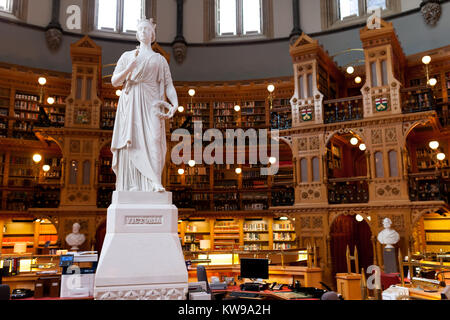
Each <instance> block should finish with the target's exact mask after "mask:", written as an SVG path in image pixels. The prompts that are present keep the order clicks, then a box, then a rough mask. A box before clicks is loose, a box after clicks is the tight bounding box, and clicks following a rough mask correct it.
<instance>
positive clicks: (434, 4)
mask: <svg viewBox="0 0 450 320" xmlns="http://www.w3.org/2000/svg"><path fill="white" fill-rule="evenodd" d="M420 11H421V12H422V16H423V19H424V20H425V23H426V24H428V25H430V26H434V25H436V23H437V22H438V21H439V19H440V18H441V14H442V8H441V5H440V3H439V0H425V1H422V3H421V4H420Z"/></svg>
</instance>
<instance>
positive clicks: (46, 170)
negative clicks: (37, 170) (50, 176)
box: [42, 164, 50, 172]
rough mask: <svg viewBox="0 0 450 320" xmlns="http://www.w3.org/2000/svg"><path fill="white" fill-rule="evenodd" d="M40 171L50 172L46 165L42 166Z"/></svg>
mask: <svg viewBox="0 0 450 320" xmlns="http://www.w3.org/2000/svg"><path fill="white" fill-rule="evenodd" d="M42 170H44V172H49V171H50V166H49V165H48V164H46V165H44V166H43V167H42Z"/></svg>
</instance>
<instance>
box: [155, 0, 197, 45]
mask: <svg viewBox="0 0 450 320" xmlns="http://www.w3.org/2000/svg"><path fill="white" fill-rule="evenodd" d="M167 1H172V2H174V3H175V2H176V0H159V1H158V6H159V5H160V2H167ZM174 12H175V16H173V18H171V19H169V20H172V24H173V26H174V27H175V34H174V36H173V37H172V39H171V40H169V41H164V42H170V41H173V39H174V37H175V35H176V25H177V20H176V6H175V9H174ZM203 13H204V12H203V0H185V1H184V25H183V28H184V30H183V33H184V38H185V39H186V41H187V42H188V43H201V42H203V39H204V38H203V32H204V31H203V21H204V18H203Z"/></svg>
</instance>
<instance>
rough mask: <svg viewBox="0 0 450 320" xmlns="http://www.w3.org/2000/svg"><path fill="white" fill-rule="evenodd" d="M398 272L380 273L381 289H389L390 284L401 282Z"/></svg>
mask: <svg viewBox="0 0 450 320" xmlns="http://www.w3.org/2000/svg"><path fill="white" fill-rule="evenodd" d="M401 282H402V281H401V279H400V276H399V274H398V273H384V272H382V273H381V288H382V289H383V290H387V289H389V288H390V287H391V286H392V285H396V284H399V283H401Z"/></svg>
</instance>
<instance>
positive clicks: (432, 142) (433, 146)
mask: <svg viewBox="0 0 450 320" xmlns="http://www.w3.org/2000/svg"><path fill="white" fill-rule="evenodd" d="M428 145H429V146H430V148H431V149H433V150H436V149H437V148H439V142H437V141H430V143H429V144H428Z"/></svg>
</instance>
